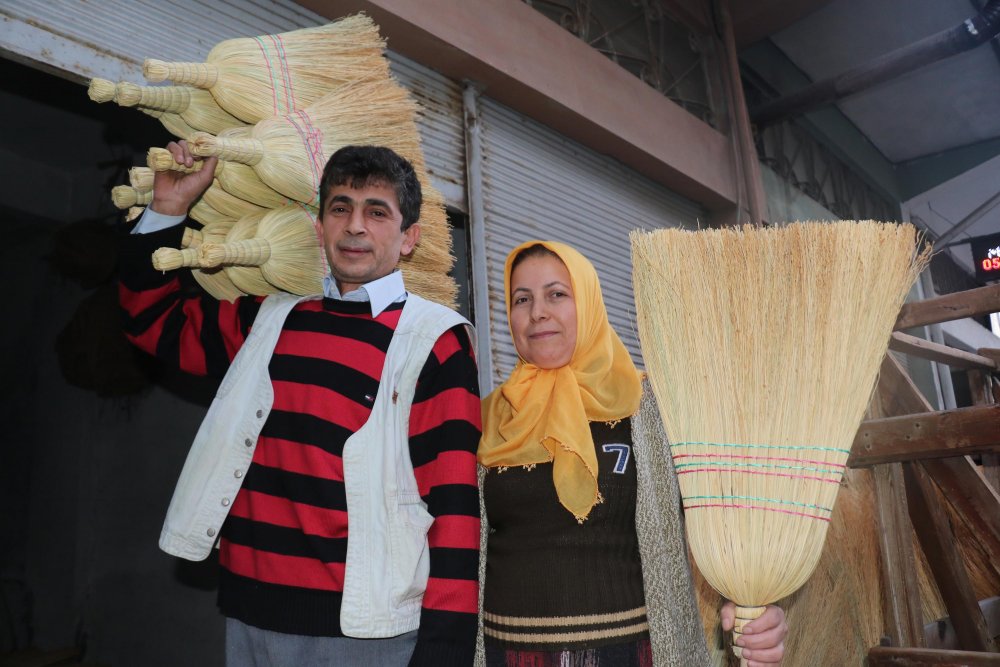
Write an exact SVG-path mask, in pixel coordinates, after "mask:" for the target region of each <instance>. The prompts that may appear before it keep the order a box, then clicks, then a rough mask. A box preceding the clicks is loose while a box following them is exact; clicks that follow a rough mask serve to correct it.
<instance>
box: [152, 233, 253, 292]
mask: <svg viewBox="0 0 1000 667" xmlns="http://www.w3.org/2000/svg"><path fill="white" fill-rule="evenodd" d="M235 223H236V221H235V220H232V219H227V218H220V219H219V220H218V221H216V222H213V223H211V224H207V225H205V226H204V227H203V228H201V229H192V228H190V227H185V229H184V237H183V238H182V239H181V249H180V250H178V249H177V248H159V249H157V250H156V251H155V252H154V253H153V257H152V259H153V268H154V269H156V270H157V271H173V270H175V269H179V268H182V267H188V268H190V269H191V276H192V277H193V278H194V279H195V280H196V281H197V282H198V284H199V285H201V287H202V289H204V290H205V291H206V292H208V293H209V294H210V295H212V296H213V297H215V298H216V299H218V300H219V301H229V302H232V301H235V300H236V299H237V298H239V297H241V296H244V294H245V292H243V291H241V290H240V289H239V288H238V287H236V285H234V284H233V281H232V280H230V279H229V276H228V275H226V272H225V271H224V270H223V269H222V267H215V268H207V269H202V268H199V267H200V264H201V253H200V252H199V249H198V246H200V245H201V244H202V243H205V242H218V243H221V242H224V241H225V239H226V235H227V234H228V233H229V230H230V229H232V227H233V225H234V224H235Z"/></svg>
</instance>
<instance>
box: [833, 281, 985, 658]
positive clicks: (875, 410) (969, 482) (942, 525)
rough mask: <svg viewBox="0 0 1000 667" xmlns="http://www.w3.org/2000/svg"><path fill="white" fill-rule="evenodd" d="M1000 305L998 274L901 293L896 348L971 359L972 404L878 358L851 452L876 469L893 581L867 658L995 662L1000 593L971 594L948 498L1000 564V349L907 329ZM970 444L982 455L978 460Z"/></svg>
mask: <svg viewBox="0 0 1000 667" xmlns="http://www.w3.org/2000/svg"><path fill="white" fill-rule="evenodd" d="M998 311H1000V284H998V285H993V286H990V287H984V288H980V289H974V290H969V291H966V292H959V293H956V294H949V295H947V296H943V297H938V298H934V299H928V300H926V301H920V302H916V303H910V304H906V305H905V306H904V307H903V310H902V312H901V313H900V316H899V319H898V320H897V322H896V327H895V328H896V333H894V334H893V337H892V341H891V343H890V345H889V348H890V349H891V350H895V351H897V352H903V353H905V354H910V355H914V356H918V357H922V358H925V359H930V360H932V361H937V362H940V363H944V364H947V365H948V366H950V367H951V368H961V369H965V370H966V371H967V375H968V378H969V383H970V389H971V390H972V394H973V397H974V403H975V404H974V405H973V406H972V407H965V408H958V409H955V410H939V411H935V410H934V409H933V408H932V407H931V405H930V404H929V403H928V402H927V399H925V398H924V396H923V394H921V392H920V391H919V390H918V389H917V387H916V385H915V384H914V383H913V380H912V379H911V378H910V376H909V375H908V374H907V372H906V371H905V370H904V368H903V366H902V365H901V364H900V363H899V361H898V360H897V359H896V358H895V357H894V356H893V355H892V354H887V355H886V358H885V360H884V361H883V363H882V370H881V375H880V377H879V385H878V392H877V394H876V399H875V400H873V402H872V406H871V408H870V411H869V412H870V414H871V415H872V416H875V417H877V418H874V419H871V420H869V421H865V422H863V423H862V424H861V427H860V428H859V429H858V434H857V436H856V438H855V440H854V445H853V447H852V454H851V457H850V459H849V461H848V465H849V466H851V467H854V468H862V467H869V468H871V470H872V473H873V476H874V479H875V494H876V496H875V504H876V508H875V509H876V515H877V519H878V522H879V528H880V549H881V552H882V570H883V572H882V574H883V578H884V580H885V581H886V582H887V587H888V591H887V595H886V606H887V609H886V619H887V624H888V626H889V627H887V628H886V638H885V640H884V641H883V644H887V645H884V646H877V647H874V648H872V649H871V650H870V651H869V654H868V661H869V665H871V667H882V666H887V665H893V666H894V667H917V666H923V665H928V666H930V665H936V666H941V665H970V666H979V665H994V666H996V665H1000V653H998V651H1000V647H998V646H997V642H996V641H995V640H994V637H995V636H996V635H997V634H1000V597H993V598H989V599H987V600H978V599H976V595H975V594H974V592H973V589H972V585H971V584H970V578H969V571H968V569H967V567H966V564H965V563H964V562H963V559H962V556H961V555H960V552H959V549H958V545H957V540H956V537H955V532H954V530H953V527H952V524H951V522H950V519H949V513H948V511H947V509H946V507H945V503H947V504H948V505H950V506H951V509H952V513H951V514H952V516H957V517H959V520H961V521H962V522H963V523H964V524H965V525H966V526H967V527H968V528H969V529H970V532H971V533H972V534H974V535H975V536H976V537H977V539H978V541H979V548H980V550H981V551H982V552H984V553H986V554H988V558H989V559H990V561H991V562H993V563H1000V466H998V453H1000V349H982V350H979V351H978V353H977V354H972V353H969V352H965V351H962V350H958V349H955V348H952V347H948V346H945V345H940V344H936V343H932V342H929V341H926V340H923V339H921V338H916V337H914V336H909V335H907V334H904V333H901V332H900V330H901V329H909V328H912V327H917V326H922V325H929V324H937V323H940V322H946V321H950V320H957V319H962V318H965V317H973V316H979V315H984V314H987V313H991V312H998ZM972 454H979V455H981V456H982V462H983V466H982V468H981V469H980V467H979V466H977V465H976V464H975V463H973V461H972V459H971V458H970V455H972ZM914 532H915V533H916V538H917V543H918V544H919V546H920V550H921V551H922V552H923V555H924V556H925V558H926V561H927V563H928V565H929V568H930V572H931V575H932V576H933V578H934V580H935V582H936V584H937V587H938V589H939V591H940V593H941V596H942V599H943V601H944V603H945V607H946V608H947V610H948V618H947V619H942V621H939V622H938V623H937V624H933V625H932V626H931V627H932V629H933V630H932V631H931V632H926V631H925V626H924V623H923V619H922V615H921V601H920V592H919V588H918V579H917V576H918V575H917V553H916V552H915V550H914V548H913V538H912V536H913V534H914ZM997 594H998V596H1000V591H997Z"/></svg>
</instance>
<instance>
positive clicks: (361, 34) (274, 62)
mask: <svg viewBox="0 0 1000 667" xmlns="http://www.w3.org/2000/svg"><path fill="white" fill-rule="evenodd" d="M384 48H385V42H384V40H383V39H382V38H381V36H380V35H379V33H378V27H377V26H376V25H375V24H374V23H373V22H372V21H371V19H369V18H368V17H366V16H363V15H355V16H348V17H345V18H343V19H340V20H339V21H335V22H333V23H330V24H327V25H322V26H316V27H313V28H304V29H301V30H294V31H291V32H286V33H282V34H277V35H263V36H260V37H243V38H236V39H230V40H226V41H223V42H220V43H219V44H217V45H216V46H215V47H214V48H213V49H212V50H211V51H210V52H209V54H208V56H207V58H206V60H207V62H206V63H165V62H163V61H156V60H147V61H146V63H145V64H144V65H143V74H144V75H145V76H146V78H147V79H148V80H150V81H164V80H166V79H170V80H172V81H174V82H175V83H184V84H188V85H192V86H197V87H200V88H207V89H209V90H210V91H211V93H212V95H213V96H214V97H215V98H216V100H217V101H218V102H219V104H220V106H222V107H223V108H224V109H226V110H227V111H228V112H229V113H231V114H233V115H234V116H236V117H238V118H241V119H243V120H244V121H246V122H249V123H256V122H258V121H261V120H264V119H265V118H270V117H271V116H279V115H284V114H287V113H291V112H293V111H296V110H298V109H301V108H302V107H303V106H306V105H308V104H310V103H312V102H314V101H315V100H317V99H319V98H320V97H322V96H323V94H324V93H326V92H327V91H329V90H330V89H331V88H332V87H334V86H336V85H338V84H340V83H343V82H345V81H353V80H357V79H364V78H380V77H385V76H387V75H388V72H389V66H388V62H387V61H386V60H385V58H384V57H383V56H382V53H383V51H384Z"/></svg>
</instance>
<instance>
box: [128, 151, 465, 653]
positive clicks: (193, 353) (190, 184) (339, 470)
mask: <svg viewBox="0 0 1000 667" xmlns="http://www.w3.org/2000/svg"><path fill="white" fill-rule="evenodd" d="M168 148H169V150H170V151H171V153H172V154H173V156H174V159H175V160H177V161H178V162H181V163H184V164H187V165H188V166H190V165H192V164H193V161H194V160H193V158H192V156H191V154H190V153H189V151H188V149H187V146H186V145H185V143H184V142H183V141H182V142H179V143H176V144H174V143H172V144H170V145H169V146H168ZM214 170H215V159H214V158H209V159H206V160H205V163H204V165H203V169H201V170H200V171H198V172H194V173H191V174H186V175H185V174H181V173H179V172H162V173H159V174H157V177H156V182H155V184H154V196H153V201H152V203H151V204H150V206H149V208H148V209H147V211H146V213H145V214H144V216H143V218H142V220H141V221H140V222H139V224H138V225H137V226H136V229H135V230H133V234H132V235H130V236H129V237H128V239H127V240H126V245H125V248H124V251H123V253H122V256H123V259H122V270H121V273H122V276H121V287H120V296H121V303H122V306H123V309H124V311H125V316H126V333H127V335H128V336H129V338H130V339H131V340H132V342H133V343H135V344H136V345H138V346H139V347H141V348H142V349H144V350H147V351H149V352H151V353H153V354H156V355H157V356H159V357H160V358H163V359H166V360H168V361H171V362H173V363H176V364H178V365H179V366H180V367H181V368H182V369H184V370H187V371H189V372H193V373H202V374H215V375H222V374H225V379H224V380H223V382H222V384H221V385H220V388H219V392H218V395H217V396H216V399H215V401H214V402H213V404H212V407H211V408H210V409H209V412H208V415H207V416H206V418H205V421H204V423H203V424H202V426H201V429H200V430H199V433H198V436H197V437H196V439H195V443H194V444H193V445H192V448H191V452H190V454H189V455H188V460H187V462H186V463H185V466H184V470H183V472H182V473H181V478H180V480H179V481H178V484H177V489H176V491H175V493H174V498H173V500H172V501H171V505H170V509H169V511H168V514H167V519H166V521H165V523H164V527H163V532H162V534H161V538H160V546H161V548H163V549H164V550H165V551H167V552H168V553H171V554H174V555H178V556H181V557H184V558H189V559H195V560H199V559H203V558H205V557H206V556H207V555H208V553H209V552H210V550H211V548H212V546H213V544H215V543H216V542H217V541H218V546H219V549H220V553H219V562H220V565H221V576H220V583H219V607H220V609H221V611H222V613H223V614H224V615H225V616H226V617H227V620H226V660H227V664H229V665H233V666H235V665H241V666H242V665H288V666H295V667H298V666H301V665H312V664H329V665H406V664H409V665H468V664H471V662H472V654H473V650H474V643H475V634H476V611H477V599H478V584H477V568H478V546H479V500H478V491H477V488H476V469H475V466H476V462H475V451H476V446H477V444H478V440H479V435H480V408H479V396H478V394H479V389H478V384H477V372H476V365H475V361H474V357H473V351H472V347H473V346H472V342H471V340H470V336H469V334H468V332H467V331H466V325H468V323H467V322H466V321H465V320H464V319H463V318H461V317H460V316H459V315H457V314H456V313H454V312H452V311H451V310H449V309H447V308H444V307H443V306H439V305H436V304H433V303H430V302H427V301H425V300H423V299H420V298H419V297H417V296H415V295H411V294H407V292H406V291H405V289H404V286H403V280H402V277H401V276H402V274H401V273H400V272H399V271H398V270H397V267H396V265H397V263H398V261H399V258H400V257H401V256H404V255H406V254H408V253H410V252H412V251H413V249H414V247H415V245H416V243H417V242H418V241H419V238H420V226H419V223H417V222H416V221H417V218H418V216H419V211H420V204H421V193H420V185H419V182H418V181H417V177H416V175H415V173H414V171H413V168H412V166H411V165H410V163H409V162H407V161H406V160H404V159H403V158H401V157H400V156H398V155H396V154H395V153H394V152H392V151H391V150H389V149H387V148H381V147H373V146H365V147H357V146H355V147H346V148H343V149H341V150H339V151H337V152H336V153H335V154H334V155H333V156H332V157H331V158H330V160H329V162H328V163H327V165H326V168H325V170H324V173H323V178H322V182H321V185H320V205H321V208H320V218H319V221H318V223H317V224H318V226H319V230H320V232H321V235H322V239H323V246H324V248H325V250H326V256H327V260H328V262H329V265H330V275H329V276H327V278H326V280H325V283H324V291H325V295H324V296H323V297H322V298H319V297H316V298H306V299H302V298H300V297H293V296H291V295H287V294H281V295H273V296H270V297H268V298H266V299H261V298H259V297H244V298H242V299H239V300H237V301H236V302H235V303H234V304H229V303H226V302H218V301H215V300H214V299H211V298H210V297H208V296H207V295H205V294H203V293H198V292H192V291H191V290H190V289H189V288H188V287H185V286H184V285H182V283H181V280H180V277H179V276H177V275H172V274H166V275H161V274H160V273H158V272H156V271H154V270H153V269H152V267H151V264H150V253H151V252H152V250H153V249H155V248H157V247H160V246H173V247H177V245H178V244H179V241H180V238H181V233H182V227H183V226H182V225H181V224H180V223H181V222H183V220H184V216H185V214H186V213H187V210H188V208H190V206H191V205H192V203H193V202H194V201H195V200H196V199H197V197H198V196H199V195H200V194H201V193H202V192H203V191H204V190H205V189H206V188H207V187H208V186H209V184H210V183H211V180H212V174H213V172H214Z"/></svg>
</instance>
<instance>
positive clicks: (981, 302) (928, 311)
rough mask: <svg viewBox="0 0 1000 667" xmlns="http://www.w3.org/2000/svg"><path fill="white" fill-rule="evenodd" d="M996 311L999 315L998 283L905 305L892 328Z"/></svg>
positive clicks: (908, 327)
mask: <svg viewBox="0 0 1000 667" xmlns="http://www.w3.org/2000/svg"><path fill="white" fill-rule="evenodd" d="M996 312H1000V283H998V284H996V285H990V286H989V287H980V288H978V289H971V290H966V291H964V292H955V293H954V294H946V295H944V296H939V297H936V298H933V299H926V300H924V301H914V302H913V303H905V304H903V307H902V308H901V309H900V311H899V317H897V318H896V326H894V327H893V328H894V329H895V330H897V331H898V330H900V329H910V328H912V327H919V326H923V325H925V324H937V323H939V322H950V321H951V320H960V319H962V318H964V317H976V316H978V315H986V314H988V313H996Z"/></svg>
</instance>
